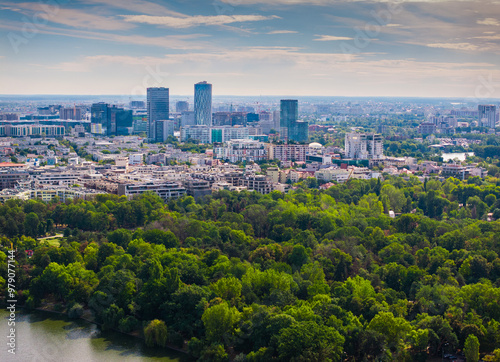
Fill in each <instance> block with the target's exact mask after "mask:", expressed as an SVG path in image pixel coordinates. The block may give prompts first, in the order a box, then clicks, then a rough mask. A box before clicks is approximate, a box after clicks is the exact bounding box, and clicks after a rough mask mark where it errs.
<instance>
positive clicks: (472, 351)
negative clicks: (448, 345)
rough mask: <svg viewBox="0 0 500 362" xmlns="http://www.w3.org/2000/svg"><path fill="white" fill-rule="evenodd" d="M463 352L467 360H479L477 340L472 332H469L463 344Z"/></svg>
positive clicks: (473, 361) (475, 361)
mask: <svg viewBox="0 0 500 362" xmlns="http://www.w3.org/2000/svg"><path fill="white" fill-rule="evenodd" d="M464 353H465V358H466V359H467V361H470V362H477V361H479V340H478V339H477V337H476V336H475V335H473V334H469V335H468V336H467V339H466V340H465V344H464Z"/></svg>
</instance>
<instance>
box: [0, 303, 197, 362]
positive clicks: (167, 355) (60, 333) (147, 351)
mask: <svg viewBox="0 0 500 362" xmlns="http://www.w3.org/2000/svg"><path fill="white" fill-rule="evenodd" d="M7 318H8V313H7V311H6V310H5V309H2V310H0V336H1V338H2V341H1V343H0V361H2V362H10V361H13V362H17V361H20V362H24V361H26V362H28V361H40V362H42V361H43V362H52V361H54V362H58V361H61V362H63V361H64V362H66V361H68V362H72V361H144V362H160V361H161V362H187V361H190V359H189V358H188V357H187V356H186V355H184V354H182V353H179V352H175V351H172V350H168V349H162V348H147V347H146V346H145V345H144V343H143V342H142V340H140V339H137V338H134V337H131V336H126V335H123V334H121V333H117V332H101V331H100V329H99V327H98V326H96V325H94V324H91V323H87V322H85V321H81V320H77V321H73V320H69V319H67V318H64V317H63V316H60V315H57V314H53V313H45V312H34V313H27V312H24V311H20V312H18V313H17V315H16V326H15V328H16V354H15V355H12V354H10V353H8V352H7V350H8V348H9V347H8V346H7V336H8V334H9V332H8V329H9V328H11V327H9V326H8V325H7V322H8V320H7Z"/></svg>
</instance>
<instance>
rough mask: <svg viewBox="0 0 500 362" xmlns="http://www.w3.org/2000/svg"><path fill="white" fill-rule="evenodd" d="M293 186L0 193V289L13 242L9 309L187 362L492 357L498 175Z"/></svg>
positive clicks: (498, 320) (499, 268)
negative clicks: (181, 353) (16, 306)
mask: <svg viewBox="0 0 500 362" xmlns="http://www.w3.org/2000/svg"><path fill="white" fill-rule="evenodd" d="M305 184H307V183H304V184H303V185H302V187H299V188H298V189H296V190H293V191H291V192H290V193H288V194H286V195H285V194H282V193H280V192H277V191H274V192H272V193H270V194H268V195H261V194H258V193H256V192H251V193H250V192H247V191H243V192H240V193H236V192H228V191H220V192H217V193H213V194H212V195H211V196H206V197H204V198H203V199H199V200H194V199H193V198H192V197H184V198H182V199H177V200H171V201H170V202H168V203H164V202H163V201H162V200H161V199H160V198H159V197H158V196H156V195H154V194H144V195H141V196H140V197H137V198H134V199H133V200H127V199H126V198H125V197H118V196H116V195H97V196H96V197H95V199H93V200H91V201H85V200H74V201H67V202H65V203H62V202H59V201H58V200H54V201H53V202H50V203H44V202H42V201H37V200H30V201H21V200H9V201H7V202H6V203H5V204H4V205H0V232H1V234H2V237H1V251H0V263H1V273H0V288H1V289H2V295H6V294H5V290H6V282H5V281H6V279H7V253H8V250H10V249H11V247H13V248H15V249H16V250H17V254H16V255H17V265H16V270H17V272H16V273H17V276H16V278H17V280H16V283H17V284H16V287H17V289H18V290H17V293H18V300H19V301H20V304H23V305H25V306H26V307H27V308H40V307H47V306H50V307H51V308H52V309H54V310H58V311H61V312H64V313H67V314H68V315H69V316H70V317H72V318H78V317H80V316H82V315H84V314H85V315H91V316H92V318H95V321H96V322H98V323H100V324H101V326H102V328H103V329H115V330H118V331H121V332H124V333H132V334H136V335H139V336H142V337H144V338H145V341H146V343H147V344H148V345H158V346H160V347H165V348H167V347H168V346H173V347H176V348H179V349H183V350H185V351H186V352H187V353H189V355H190V356H192V357H193V359H195V360H199V361H228V360H234V361H426V360H427V359H430V358H432V357H438V358H441V356H442V355H443V354H444V353H458V352H460V353H464V354H465V356H466V357H467V361H478V360H479V358H480V357H481V358H483V360H485V361H500V349H499V348H500V257H499V255H500V220H498V221H495V220H497V219H500V181H498V179H495V178H488V179H487V180H486V181H485V180H481V179H479V178H470V179H469V180H467V181H459V180H457V179H453V178H449V179H447V180H446V181H444V182H442V181H439V180H437V179H430V180H428V181H426V182H425V183H421V182H420V181H419V180H418V179H417V178H416V177H410V178H409V179H407V180H405V179H403V178H388V179H386V180H385V181H383V182H382V181H380V180H376V179H372V180H355V179H353V180H350V181H348V182H347V183H346V184H342V185H335V186H333V187H331V188H329V189H327V190H319V189H312V188H307V187H306V186H305ZM389 210H393V211H394V212H395V213H396V217H395V218H390V217H389V216H388V212H389ZM55 232H61V233H64V236H63V237H61V238H60V245H59V246H57V245H52V244H50V243H49V242H48V241H45V240H39V238H41V237H43V236H46V235H49V234H54V233H55ZM26 250H33V251H34V254H33V256H32V257H30V258H28V257H27V255H26V253H25V251H26Z"/></svg>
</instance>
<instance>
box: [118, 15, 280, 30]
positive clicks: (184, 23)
mask: <svg viewBox="0 0 500 362" xmlns="http://www.w3.org/2000/svg"><path fill="white" fill-rule="evenodd" d="M121 16H122V17H123V19H124V20H125V21H127V22H131V23H142V24H151V25H162V26H166V27H169V28H190V27H193V26H200V25H226V24H232V23H241V22H249V21H263V20H272V19H279V17H278V16H275V15H272V16H263V15H215V16H201V15H197V16H189V17H185V18H180V17H173V16H149V15H121Z"/></svg>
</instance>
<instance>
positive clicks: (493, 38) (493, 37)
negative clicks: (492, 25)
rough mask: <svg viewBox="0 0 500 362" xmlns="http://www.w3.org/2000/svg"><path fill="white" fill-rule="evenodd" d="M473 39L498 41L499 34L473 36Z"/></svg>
mask: <svg viewBox="0 0 500 362" xmlns="http://www.w3.org/2000/svg"><path fill="white" fill-rule="evenodd" d="M474 39H484V40H500V34H496V35H483V36H475V37H474Z"/></svg>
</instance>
